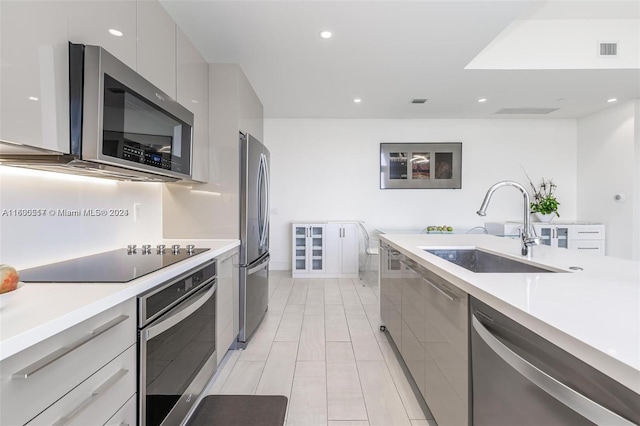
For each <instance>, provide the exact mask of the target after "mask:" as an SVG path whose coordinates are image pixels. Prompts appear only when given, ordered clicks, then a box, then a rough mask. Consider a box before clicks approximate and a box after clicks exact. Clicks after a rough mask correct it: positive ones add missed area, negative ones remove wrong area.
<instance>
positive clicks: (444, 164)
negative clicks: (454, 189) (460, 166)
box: [434, 152, 453, 179]
mask: <svg viewBox="0 0 640 426" xmlns="http://www.w3.org/2000/svg"><path fill="white" fill-rule="evenodd" d="M435 157H436V167H435V176H434V177H435V179H451V178H452V177H453V153H452V152H436V155H435Z"/></svg>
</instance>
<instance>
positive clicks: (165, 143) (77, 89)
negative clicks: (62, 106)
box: [69, 43, 193, 179]
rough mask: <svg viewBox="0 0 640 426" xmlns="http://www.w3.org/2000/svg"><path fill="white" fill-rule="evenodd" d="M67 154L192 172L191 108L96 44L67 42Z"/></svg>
mask: <svg viewBox="0 0 640 426" xmlns="http://www.w3.org/2000/svg"><path fill="white" fill-rule="evenodd" d="M69 98H70V111H69V112H70V125H71V129H70V134H71V154H75V155H77V156H79V157H80V159H81V160H83V161H91V162H97V163H100V164H103V165H111V166H116V167H122V168H126V169H129V170H136V171H140V172H147V173H151V174H155V175H158V176H166V177H169V178H176V179H189V178H190V177H191V164H192V162H191V155H192V138H193V136H192V135H193V113H191V112H190V111H188V110H187V109H186V108H184V107H183V106H182V105H180V104H179V103H178V102H177V101H175V100H174V99H172V98H171V97H170V96H169V95H167V94H166V93H164V92H163V91H161V90H160V89H158V88H157V87H155V86H154V85H153V84H151V83H150V82H149V81H147V80H146V79H144V78H143V77H142V76H141V75H140V74H138V73H136V72H135V71H134V70H132V69H131V68H129V67H128V66H127V65H125V64H124V63H122V62H121V61H119V60H118V59H117V58H116V57H115V56H113V55H111V54H110V53H109V52H107V51H106V50H104V49H103V48H101V47H98V46H88V45H82V44H73V43H70V44H69Z"/></svg>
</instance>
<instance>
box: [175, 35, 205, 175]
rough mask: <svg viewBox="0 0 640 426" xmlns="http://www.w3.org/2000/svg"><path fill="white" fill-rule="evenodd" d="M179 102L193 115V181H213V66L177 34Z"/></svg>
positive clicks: (183, 36)
mask: <svg viewBox="0 0 640 426" xmlns="http://www.w3.org/2000/svg"><path fill="white" fill-rule="evenodd" d="M176 43H177V71H176V72H177V98H176V100H177V101H178V102H179V103H180V104H182V105H183V106H184V107H185V108H187V109H188V110H189V111H191V112H192V113H193V116H194V117H193V121H194V123H193V153H192V155H191V158H192V169H191V179H192V180H194V181H198V182H207V181H208V180H209V65H208V64H207V61H206V60H205V59H204V58H203V57H202V55H201V54H200V52H198V50H197V49H196V48H195V46H194V45H193V44H192V43H191V41H189V39H188V38H187V36H186V34H185V33H184V32H183V31H182V30H181V29H179V28H178V29H177V30H176Z"/></svg>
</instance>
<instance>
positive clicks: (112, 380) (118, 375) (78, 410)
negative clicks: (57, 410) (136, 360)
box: [53, 369, 129, 426]
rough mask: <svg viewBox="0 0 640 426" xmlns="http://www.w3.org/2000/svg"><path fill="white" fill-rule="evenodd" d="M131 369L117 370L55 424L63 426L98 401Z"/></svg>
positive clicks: (55, 425) (54, 425)
mask: <svg viewBox="0 0 640 426" xmlns="http://www.w3.org/2000/svg"><path fill="white" fill-rule="evenodd" d="M128 372H129V370H125V369H121V370H119V371H117V372H116V374H114V375H113V376H111V377H109V378H108V379H107V380H106V381H105V382H104V383H103V384H101V385H100V386H98V387H97V388H96V389H95V390H94V391H93V392H91V396H89V398H87V399H85V400H84V401H83V402H82V403H81V404H80V405H78V406H77V407H76V408H75V409H74V410H73V411H71V412H70V413H69V414H67V415H66V416H64V417H62V418H61V419H60V420H58V421H57V422H55V423H54V424H53V426H63V425H66V424H67V423H69V422H70V421H71V420H73V418H74V417H76V416H77V415H78V414H80V413H82V412H83V411H84V410H86V409H87V408H88V407H89V406H90V405H91V404H93V403H94V402H96V400H97V399H98V398H100V397H101V396H102V395H103V394H104V393H105V392H106V391H107V390H109V388H111V387H113V385H115V384H116V383H117V382H118V381H119V380H120V379H122V378H123V377H124V376H126V375H127V373H128Z"/></svg>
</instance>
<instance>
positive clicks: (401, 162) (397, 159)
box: [389, 152, 407, 179]
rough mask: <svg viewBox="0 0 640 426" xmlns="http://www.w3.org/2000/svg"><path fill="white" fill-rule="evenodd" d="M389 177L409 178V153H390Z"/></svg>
mask: <svg viewBox="0 0 640 426" xmlns="http://www.w3.org/2000/svg"><path fill="white" fill-rule="evenodd" d="M389 179H407V153H406V152H390V153H389Z"/></svg>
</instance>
